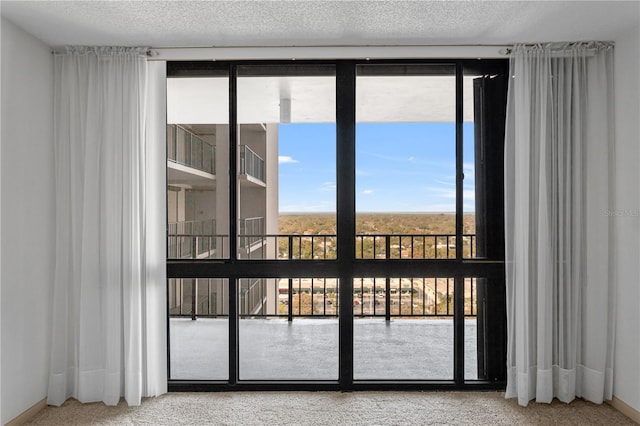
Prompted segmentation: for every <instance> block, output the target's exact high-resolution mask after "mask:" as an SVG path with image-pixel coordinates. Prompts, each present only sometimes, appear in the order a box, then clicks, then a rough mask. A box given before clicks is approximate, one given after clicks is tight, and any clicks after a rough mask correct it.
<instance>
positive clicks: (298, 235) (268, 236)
mask: <svg viewBox="0 0 640 426" xmlns="http://www.w3.org/2000/svg"><path fill="white" fill-rule="evenodd" d="M335 104H336V86H335V70H334V68H333V67H331V66H315V65H314V66H242V67H239V68H238V123H239V124H238V205H239V209H238V211H239V215H238V216H239V223H238V258H240V259H284V260H286V259H302V260H307V259H308V260H311V259H316V260H324V259H335V258H336V250H337V247H336V166H335V164H336V157H335V155H336V145H335V144H336V142H335V141H336V126H335Z"/></svg>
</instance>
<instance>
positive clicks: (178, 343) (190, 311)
mask: <svg viewBox="0 0 640 426" xmlns="http://www.w3.org/2000/svg"><path fill="white" fill-rule="evenodd" d="M228 284H229V283H228V280H226V279H184V278H183V279H170V280H169V283H168V285H169V342H170V345H171V346H170V347H171V357H170V358H171V365H170V371H171V377H170V378H171V379H176V380H181V379H182V380H188V379H196V380H227V379H228V378H229V303H228V300H229V296H228V294H229V293H228V291H229V286H228Z"/></svg>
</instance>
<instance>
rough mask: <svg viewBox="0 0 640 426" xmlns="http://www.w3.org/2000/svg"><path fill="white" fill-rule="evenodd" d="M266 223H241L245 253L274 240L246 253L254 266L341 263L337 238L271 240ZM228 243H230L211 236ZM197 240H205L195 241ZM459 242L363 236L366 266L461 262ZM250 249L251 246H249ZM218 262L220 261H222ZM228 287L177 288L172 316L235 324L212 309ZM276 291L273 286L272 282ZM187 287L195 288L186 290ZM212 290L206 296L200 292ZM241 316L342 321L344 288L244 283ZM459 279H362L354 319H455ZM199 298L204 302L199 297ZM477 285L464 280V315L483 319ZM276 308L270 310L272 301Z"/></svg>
mask: <svg viewBox="0 0 640 426" xmlns="http://www.w3.org/2000/svg"><path fill="white" fill-rule="evenodd" d="M263 232H264V218H249V219H244V220H243V221H241V223H240V234H239V235H238V238H239V247H243V246H242V243H243V242H246V243H247V244H249V243H250V242H251V243H250V244H254V243H256V242H258V241H262V242H263V243H262V247H268V246H270V245H268V244H267V243H266V242H267V241H268V240H269V239H271V240H272V241H273V242H275V244H273V247H274V248H273V250H274V251H273V252H271V253H270V252H269V251H267V250H266V249H265V250H256V251H251V250H247V251H246V254H245V255H246V256H247V258H250V259H279V260H285V259H289V260H294V259H295V260H306V259H308V260H311V259H320V260H330V259H336V258H337V256H336V253H337V252H336V244H337V237H336V235H304V234H298V235H266V234H264V233H263ZM210 237H211V238H228V236H226V235H225V236H215V235H212V236H210ZM191 238H192V239H197V238H200V236H192V237H191ZM455 240H456V236H455V235H448V234H436V235H362V234H359V235H356V251H357V253H356V258H358V259H453V258H455V257H456V244H455ZM475 244H476V236H475V234H464V235H463V241H462V250H463V257H465V258H469V257H473V256H474V254H475V252H476V249H475ZM245 247H246V246H245ZM216 257H219V256H217V255H216ZM219 281H220V280H213V279H198V280H170V282H169V286H170V292H172V293H171V294H174V293H175V294H176V296H175V297H174V300H182V301H186V302H185V303H182V302H181V303H180V304H178V303H175V304H173V305H172V304H171V302H170V309H171V315H172V316H191V317H192V318H193V319H195V318H196V317H197V316H227V315H228V309H212V308H211V306H213V305H214V304H213V303H212V300H216V299H217V298H218V297H224V300H228V299H226V297H227V296H226V294H222V293H224V292H225V291H226V290H225V289H226V288H227V287H226V286H225V285H221V284H219V283H218V284H217V287H216V288H217V290H216V289H214V290H212V283H213V282H219ZM269 281H270V282H271V284H268V282H269ZM185 283H187V284H185ZM205 285H206V286H208V290H207V292H206V293H203V292H202V291H200V290H199V289H198V288H199V287H198V286H205ZM238 289H239V292H240V293H239V299H238V300H239V303H240V306H239V315H240V316H241V317H287V318H288V319H289V320H292V319H293V318H294V317H317V316H321V317H322V316H324V317H335V316H337V315H338V284H337V280H336V279H329V278H313V279H311V278H309V279H303V278H285V279H250V280H249V279H246V280H244V279H241V280H239V285H238ZM453 292H454V280H453V278H373V277H372V278H357V279H355V280H354V282H353V313H354V316H357V317H385V318H386V319H387V320H388V319H390V318H391V317H450V316H452V315H453V300H454V299H453ZM195 295H198V296H197V297H196V296H195ZM476 295H477V289H476V279H475V278H465V280H464V306H465V308H464V315H465V316H475V315H476ZM221 300H223V299H221ZM268 300H271V301H272V302H273V301H276V302H275V304H274V305H271V307H268V306H267V305H266V303H267V301H268Z"/></svg>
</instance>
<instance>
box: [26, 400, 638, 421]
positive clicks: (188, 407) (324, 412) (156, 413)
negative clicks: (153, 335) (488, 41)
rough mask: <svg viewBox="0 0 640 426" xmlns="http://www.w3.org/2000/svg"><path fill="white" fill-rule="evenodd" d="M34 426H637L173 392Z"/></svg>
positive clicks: (584, 405) (499, 404) (569, 413)
mask: <svg viewBox="0 0 640 426" xmlns="http://www.w3.org/2000/svg"><path fill="white" fill-rule="evenodd" d="M27 424H32V425H234V426H235V425H269V426H271V425H274V426H275V425H278V426H279V425H301V426H302V425H322V426H325V425H330V426H336V425H359V426H361V425H366V426H369V425H402V426H404V425H608V426H609V425H635V423H634V422H632V421H631V420H630V419H628V418H627V417H625V416H624V415H623V414H622V413H620V412H618V411H617V410H616V409H614V408H613V407H611V406H609V405H608V404H602V405H596V404H591V403H589V402H585V401H583V400H576V401H573V402H572V403H571V404H563V403H561V402H559V401H554V402H553V403H552V404H536V403H530V404H529V406H527V407H520V406H518V405H517V403H516V401H515V400H505V399H504V394H503V393H500V392H352V393H341V392H251V393H249V392H233V393H170V394H167V395H164V396H161V397H159V398H150V399H146V400H144V402H143V403H142V405H141V406H139V407H128V406H127V405H126V403H125V402H124V401H121V402H120V404H119V405H118V406H116V407H107V406H105V405H104V404H102V403H92V404H80V403H79V402H78V401H76V400H68V401H67V402H66V403H65V404H64V405H63V406H62V407H60V408H57V407H47V408H46V409H44V410H43V411H41V412H40V413H38V415H37V416H36V417H34V418H33V419H32V421H31V422H29V423H27Z"/></svg>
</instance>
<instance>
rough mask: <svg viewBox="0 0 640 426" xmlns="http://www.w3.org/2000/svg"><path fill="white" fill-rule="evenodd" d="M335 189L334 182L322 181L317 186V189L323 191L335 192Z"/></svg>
mask: <svg viewBox="0 0 640 426" xmlns="http://www.w3.org/2000/svg"><path fill="white" fill-rule="evenodd" d="M335 190H336V183H335V182H324V183H323V184H322V186H321V187H320V188H318V191H323V192H335Z"/></svg>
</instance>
